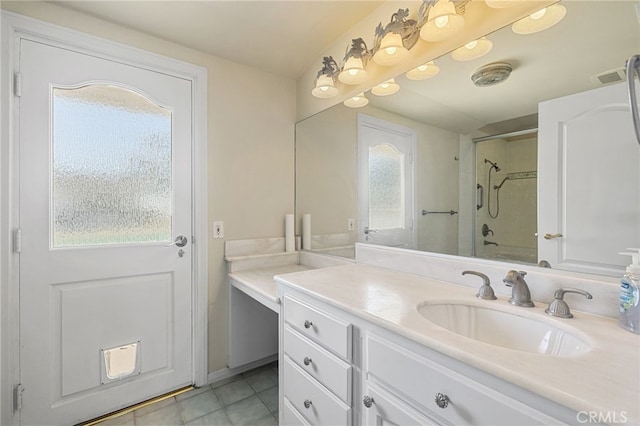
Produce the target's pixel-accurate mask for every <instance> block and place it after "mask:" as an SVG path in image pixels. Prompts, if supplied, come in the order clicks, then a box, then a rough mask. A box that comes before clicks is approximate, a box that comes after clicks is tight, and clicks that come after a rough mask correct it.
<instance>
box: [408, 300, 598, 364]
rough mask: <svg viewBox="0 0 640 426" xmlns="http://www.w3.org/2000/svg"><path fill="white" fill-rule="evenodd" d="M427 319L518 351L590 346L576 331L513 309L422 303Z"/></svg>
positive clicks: (566, 351) (572, 351)
mask: <svg viewBox="0 0 640 426" xmlns="http://www.w3.org/2000/svg"><path fill="white" fill-rule="evenodd" d="M418 312H419V313H420V315H422V316H423V317H424V318H425V319H426V320H428V321H430V322H432V323H434V324H436V325H438V326H440V327H443V328H445V329H447V330H449V331H452V332H454V333H456V334H459V335H461V336H464V337H467V338H469V339H474V340H478V341H480V342H483V343H488V344H490V345H494V346H500V347H503V348H507V349H513V350H517V351H523V352H530V353H537V354H544V355H549V356H573V355H579V354H582V353H585V352H588V351H589V350H590V349H591V347H590V345H589V344H588V343H587V342H586V341H585V340H584V339H582V338H581V337H579V336H578V333H577V332H576V333H574V332H571V331H568V330H566V329H564V328H559V327H557V326H555V325H554V324H552V323H551V321H553V320H551V321H544V320H537V319H534V318H530V317H524V316H520V315H517V314H515V313H511V312H506V311H501V310H497V309H491V308H485V307H481V306H475V305H465V304H456V303H441V304H424V303H423V304H421V305H418Z"/></svg>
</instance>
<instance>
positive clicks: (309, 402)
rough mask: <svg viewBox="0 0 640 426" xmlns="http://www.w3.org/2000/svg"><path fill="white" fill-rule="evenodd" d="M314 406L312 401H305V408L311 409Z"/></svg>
mask: <svg viewBox="0 0 640 426" xmlns="http://www.w3.org/2000/svg"><path fill="white" fill-rule="evenodd" d="M312 405H313V403H312V402H311V400H310V399H305V400H304V408H309V407H311V406H312Z"/></svg>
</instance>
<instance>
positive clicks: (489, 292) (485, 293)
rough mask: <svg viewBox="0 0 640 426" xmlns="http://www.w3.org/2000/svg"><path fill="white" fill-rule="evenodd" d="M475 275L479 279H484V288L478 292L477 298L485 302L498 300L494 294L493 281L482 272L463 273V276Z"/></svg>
mask: <svg viewBox="0 0 640 426" xmlns="http://www.w3.org/2000/svg"><path fill="white" fill-rule="evenodd" d="M467 274H470V275H475V276H477V277H480V278H482V287H480V289H479V290H478V293H477V294H476V297H478V298H480V299H485V300H496V299H497V297H496V294H495V293H494V292H493V288H492V287H491V281H490V280H489V277H488V276H486V275H485V274H483V273H482V272H476V271H462V275H467Z"/></svg>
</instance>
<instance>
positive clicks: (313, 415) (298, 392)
mask: <svg viewBox="0 0 640 426" xmlns="http://www.w3.org/2000/svg"><path fill="white" fill-rule="evenodd" d="M283 374H284V389H285V392H284V394H285V395H284V397H285V399H286V400H288V401H289V402H290V403H291V405H292V407H293V408H295V409H296V411H298V412H299V413H300V414H302V416H303V417H304V418H305V419H306V420H307V421H308V422H309V424H312V425H336V426H337V425H350V424H351V408H350V407H349V406H347V405H346V404H345V403H344V402H342V401H340V399H338V397H336V396H335V395H334V394H332V393H331V392H329V391H328V390H327V389H325V388H324V386H322V385H321V384H320V383H318V382H317V381H316V380H314V379H313V378H312V377H311V376H309V375H308V374H307V373H305V372H304V371H303V370H302V369H301V368H300V367H298V366H297V365H296V364H295V363H294V362H293V361H291V359H289V357H288V356H286V355H285V356H284V371H283ZM305 404H306V406H305Z"/></svg>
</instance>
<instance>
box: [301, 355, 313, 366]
mask: <svg viewBox="0 0 640 426" xmlns="http://www.w3.org/2000/svg"><path fill="white" fill-rule="evenodd" d="M302 362H304V365H309V364H311V358H309V357H308V356H305V357H304V360H303V361H302Z"/></svg>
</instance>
